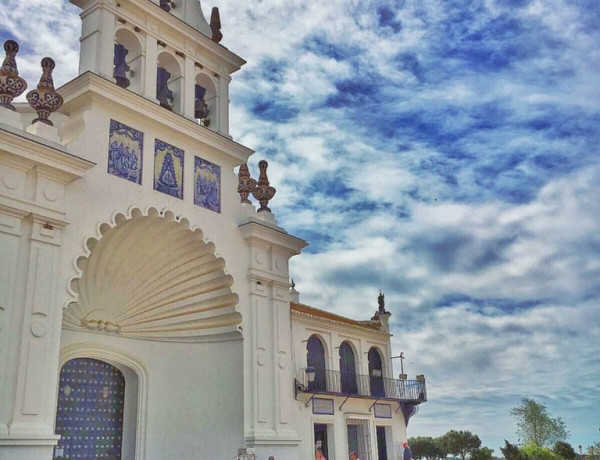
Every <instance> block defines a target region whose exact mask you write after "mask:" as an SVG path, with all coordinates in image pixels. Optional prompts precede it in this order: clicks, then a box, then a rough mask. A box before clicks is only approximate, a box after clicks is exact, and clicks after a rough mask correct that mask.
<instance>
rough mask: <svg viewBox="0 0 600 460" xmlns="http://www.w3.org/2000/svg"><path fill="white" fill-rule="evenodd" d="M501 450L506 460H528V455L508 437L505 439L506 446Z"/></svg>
mask: <svg viewBox="0 0 600 460" xmlns="http://www.w3.org/2000/svg"><path fill="white" fill-rule="evenodd" d="M500 452H502V455H504V458H505V459H506V460H527V455H526V454H525V453H523V452H521V451H520V450H519V447H518V446H516V445H514V444H511V443H510V442H508V441H507V440H506V439H505V440H504V447H501V448H500Z"/></svg>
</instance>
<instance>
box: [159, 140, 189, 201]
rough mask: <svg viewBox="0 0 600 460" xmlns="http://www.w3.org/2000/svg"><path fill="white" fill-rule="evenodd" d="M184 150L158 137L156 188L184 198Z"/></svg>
mask: <svg viewBox="0 0 600 460" xmlns="http://www.w3.org/2000/svg"><path fill="white" fill-rule="evenodd" d="M183 154H184V152H183V150H181V149H179V148H177V147H174V146H172V145H171V144H167V143H166V142H163V141H161V140H160V139H156V140H155V142H154V190H158V191H159V192H162V193H166V194H167V195H171V196H174V197H175V198H180V199H183Z"/></svg>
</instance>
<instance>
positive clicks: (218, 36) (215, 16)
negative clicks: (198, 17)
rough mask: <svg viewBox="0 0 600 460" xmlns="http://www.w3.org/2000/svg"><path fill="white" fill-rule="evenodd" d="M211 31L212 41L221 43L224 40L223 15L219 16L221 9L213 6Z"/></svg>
mask: <svg viewBox="0 0 600 460" xmlns="http://www.w3.org/2000/svg"><path fill="white" fill-rule="evenodd" d="M210 30H212V37H210V39H211V40H212V41H213V42H215V43H219V42H220V41H221V40H223V34H222V33H221V15H220V14H219V8H217V7H216V6H213V9H212V12H211V14H210Z"/></svg>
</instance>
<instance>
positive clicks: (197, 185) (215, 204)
mask: <svg viewBox="0 0 600 460" xmlns="http://www.w3.org/2000/svg"><path fill="white" fill-rule="evenodd" d="M194 204H196V205H198V206H202V207H203V208H206V209H210V210H211V211H215V212H221V167H220V166H219V165H216V164H214V163H211V162H210V161H207V160H204V159H202V158H200V157H194Z"/></svg>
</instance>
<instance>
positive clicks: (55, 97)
mask: <svg viewBox="0 0 600 460" xmlns="http://www.w3.org/2000/svg"><path fill="white" fill-rule="evenodd" d="M55 65H56V64H55V63H54V60H53V59H51V58H49V57H45V58H43V59H42V77H41V78H40V82H39V83H38V85H37V89H34V90H31V91H29V92H28V93H27V96H26V97H27V101H28V102H29V105H30V106H31V107H33V109H34V110H35V111H36V112H37V116H38V117H37V118H36V119H35V120H33V121H32V122H31V124H34V123H37V122H38V121H40V122H42V123H45V124H47V125H50V126H54V123H52V122H51V121H50V120H49V119H48V117H49V116H50V114H51V113H52V112H56V111H57V110H58V108H59V107H60V106H61V105H62V104H63V98H62V96H61V95H60V94H58V93H57V92H56V91H55V90H54V81H53V80H52V71H53V70H54V67H55Z"/></svg>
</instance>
